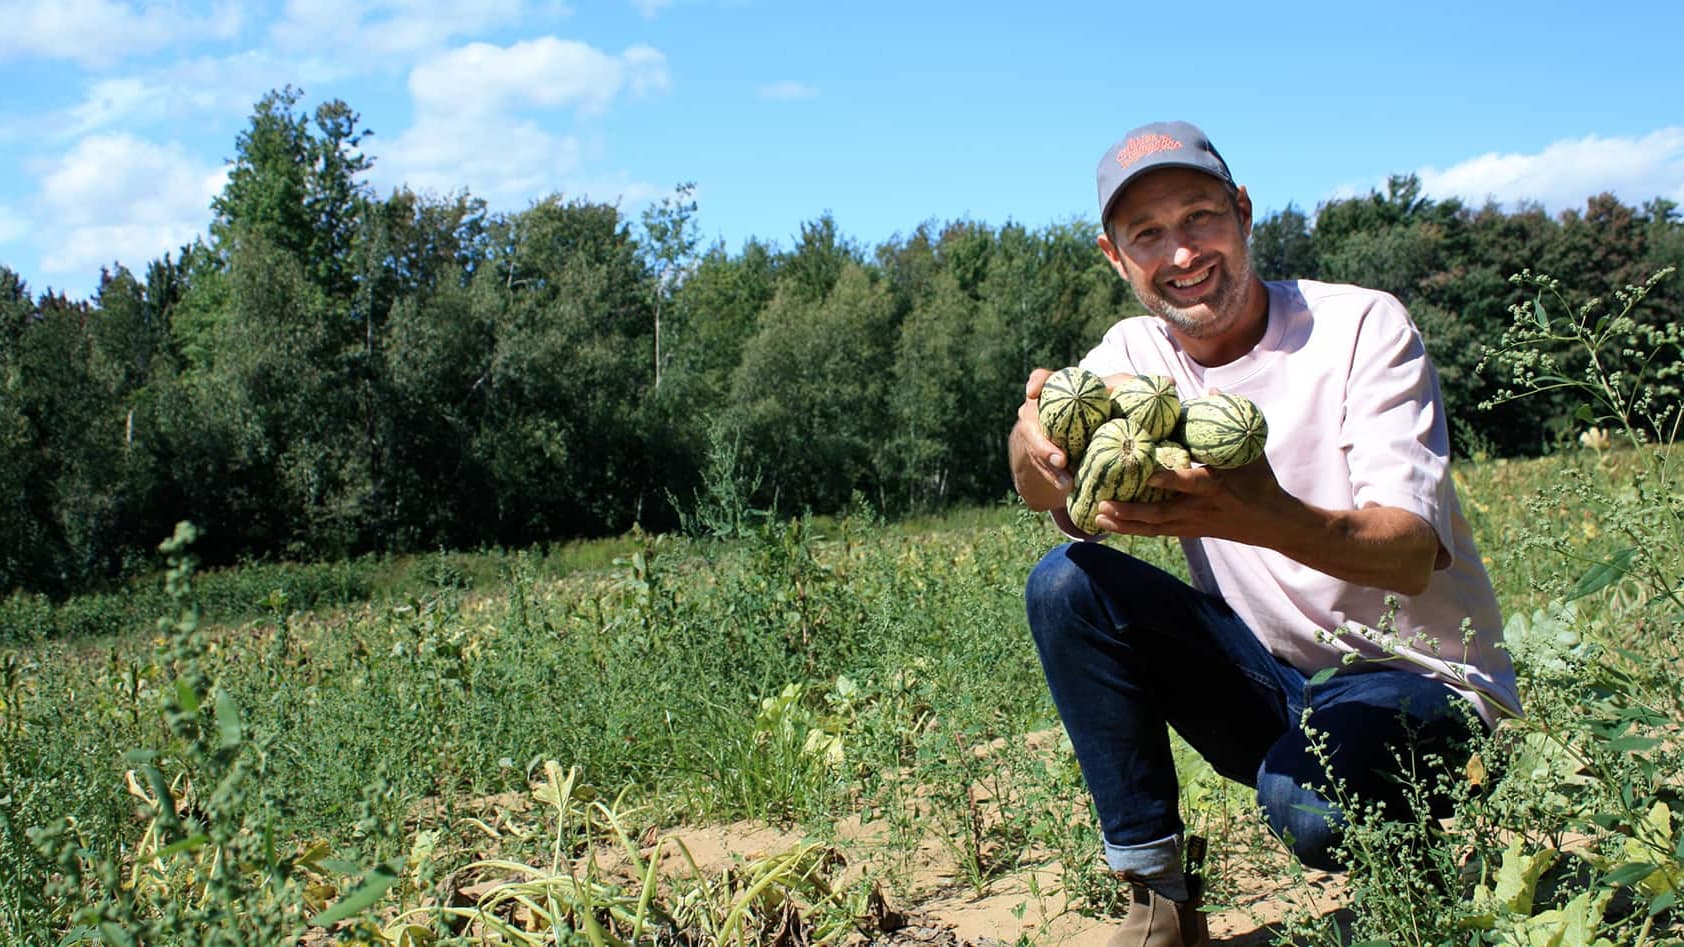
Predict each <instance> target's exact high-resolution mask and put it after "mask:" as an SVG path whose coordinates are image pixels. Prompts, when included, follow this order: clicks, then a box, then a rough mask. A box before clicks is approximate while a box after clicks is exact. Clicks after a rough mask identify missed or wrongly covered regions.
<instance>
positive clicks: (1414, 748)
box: [1026, 543, 1477, 870]
mask: <svg viewBox="0 0 1684 947" xmlns="http://www.w3.org/2000/svg"><path fill="white" fill-rule="evenodd" d="M1026 604H1027V607H1028V612H1029V628H1030V631H1031V632H1032V633H1033V635H1034V638H1035V646H1036V649H1037V650H1038V651H1039V652H1040V657H1041V667H1042V669H1043V671H1044V672H1045V673H1046V678H1047V687H1048V689H1049V690H1050V691H1051V693H1052V698H1053V703H1054V705H1055V706H1057V708H1058V713H1059V717H1060V718H1061V719H1062V720H1063V721H1064V727H1065V730H1066V731H1067V732H1068V733H1069V734H1070V741H1071V743H1072V744H1073V745H1074V747H1075V751H1076V759H1077V761H1078V762H1079V763H1080V764H1081V767H1082V775H1083V778H1084V779H1085V780H1086V781H1087V785H1088V791H1089V792H1090V793H1091V794H1092V795H1093V801H1094V806H1095V808H1096V810H1097V811H1098V814H1099V822H1100V831H1101V833H1102V835H1103V837H1104V841H1105V848H1106V854H1107V857H1108V859H1109V860H1110V861H1111V865H1112V867H1113V868H1114V869H1117V870H1129V868H1130V867H1131V865H1130V863H1129V860H1128V859H1129V857H1130V855H1129V853H1130V852H1131V851H1140V850H1143V849H1145V848H1149V847H1151V846H1153V845H1156V846H1158V847H1159V849H1162V846H1163V843H1164V842H1165V840H1167V839H1172V838H1174V837H1176V836H1178V835H1179V834H1180V833H1181V832H1182V830H1183V824H1182V821H1181V814H1180V811H1179V808H1178V806H1177V804H1176V802H1177V794H1178V785H1177V782H1176V775H1175V764H1174V760H1173V759H1172V757H1171V755H1170V743H1169V731H1168V728H1169V727H1174V728H1175V730H1176V732H1177V733H1179V734H1180V735H1181V737H1182V739H1184V740H1186V741H1187V743H1188V744H1189V745H1190V746H1192V747H1193V749H1195V750H1197V751H1198V752H1199V754H1200V755H1202V756H1203V757H1204V758H1205V759H1206V760H1207V761H1209V763H1210V764H1211V766H1212V767H1213V768H1214V769H1215V770H1216V771H1217V772H1218V773H1220V774H1222V775H1223V776H1225V777H1227V778H1229V779H1232V780H1235V781H1237V782H1241V783H1244V784H1246V785H1248V786H1251V787H1253V788H1255V789H1256V790H1257V801H1258V803H1259V805H1260V806H1261V808H1262V811H1263V813H1264V815H1265V817H1266V818H1267V820H1268V823H1269V826H1270V828H1271V829H1272V830H1273V831H1274V832H1275V834H1276V835H1278V836H1280V837H1281V838H1282V839H1283V840H1284V841H1285V842H1286V843H1287V844H1288V845H1289V846H1290V847H1291V848H1292V850H1293V852H1294V854H1296V855H1297V856H1298V858H1299V859H1300V860H1301V861H1303V862H1304V863H1305V864H1307V865H1310V866H1312V867H1317V868H1339V867H1342V866H1340V865H1339V863H1338V860H1337V858H1336V857H1335V855H1334V849H1335V847H1336V846H1337V844H1338V842H1339V836H1340V832H1341V830H1342V828H1343V827H1344V825H1345V823H1346V817H1345V815H1344V813H1343V812H1342V811H1341V809H1340V806H1339V804H1338V803H1337V801H1336V800H1338V799H1344V800H1351V799H1355V800H1358V801H1360V802H1361V803H1363V804H1364V805H1368V804H1372V803H1383V804H1384V805H1385V807H1386V812H1387V813H1388V814H1389V815H1390V816H1391V817H1394V818H1414V817H1416V815H1418V813H1416V812H1415V811H1414V810H1413V809H1412V808H1411V806H1410V804H1409V801H1408V799H1409V795H1408V790H1407V788H1406V786H1405V785H1404V784H1403V781H1402V780H1401V779H1400V778H1399V777H1400V775H1402V774H1403V773H1404V772H1405V771H1406V770H1413V777H1412V778H1413V779H1414V780H1415V781H1416V782H1417V783H1418V784H1419V785H1422V786H1429V785H1432V784H1433V777H1434V775H1435V774H1434V773H1432V772H1429V771H1428V768H1429V767H1431V766H1434V765H1436V766H1438V767H1439V768H1441V769H1442V768H1443V767H1444V766H1447V765H1451V766H1454V765H1460V763H1461V762H1462V761H1463V760H1465V759H1466V756H1467V753H1468V750H1467V741H1468V739H1469V737H1470V735H1471V731H1470V726H1471V725H1470V721H1475V720H1477V718H1476V717H1474V715H1473V711H1472V707H1471V705H1470V704H1469V703H1468V702H1467V701H1466V699H1464V698H1462V697H1461V696H1460V695H1458V694H1456V693H1455V692H1454V691H1452V690H1451V689H1450V688H1449V687H1447V686H1446V685H1444V684H1443V683H1441V682H1439V681H1434V680H1432V679H1430V678H1427V677H1425V676H1424V675H1422V674H1418V673H1416V672H1413V671H1409V670H1398V669H1390V668H1375V667H1374V666H1373V665H1369V666H1366V667H1364V666H1361V665H1357V666H1351V667H1347V668H1341V670H1340V673H1339V674H1337V675H1335V676H1334V677H1332V678H1331V679H1329V680H1327V681H1324V682H1322V683H1320V684H1316V685H1314V686H1312V685H1311V684H1310V682H1309V677H1308V676H1306V675H1305V674H1304V673H1302V672H1300V671H1299V670H1298V669H1296V668H1294V667H1292V666H1291V665H1289V664H1287V663H1286V662H1284V661H1281V660H1279V659H1277V658H1276V657H1274V656H1273V655H1271V654H1270V653H1269V652H1268V650H1267V649H1265V648H1264V647H1263V645H1262V643H1261V642H1259V641H1258V640H1257V637H1256V636H1255V635H1253V634H1252V632H1251V630H1250V629H1249V628H1247V627H1246V625H1245V623H1244V622H1243V621H1241V620H1240V619H1239V617H1237V616H1236V615H1235V614H1234V613H1233V611H1232V610H1231V609H1230V608H1229V607H1228V606H1227V604H1226V603H1225V602H1224V601H1223V600H1222V599H1221V598H1218V597H1216V596H1212V595H1207V594H1205V593H1203V592H1200V591H1198V590H1196V589H1194V588H1192V587H1190V586H1188V585H1187V584H1186V583H1184V582H1182V581H1181V580H1180V579H1178V578H1176V577H1174V576H1172V575H1170V574H1169V573H1167V572H1164V571H1163V570H1161V569H1158V568H1156V567H1155V566H1152V565H1149V564H1147V563H1144V562H1141V561H1140V560H1138V559H1135V558H1134V557H1132V556H1129V555H1127V554H1126V553H1123V552H1119V551H1118V550H1116V549H1112V548H1110V547H1108V546H1104V545H1101V544H1099V543H1070V544H1066V545H1063V546H1059V547H1058V548H1056V549H1054V550H1052V551H1051V552H1049V553H1047V555H1046V556H1045V557H1044V558H1043V559H1042V560H1041V562H1040V564H1039V565H1038V566H1036V567H1035V570H1034V571H1033V572H1032V573H1031V574H1030V576H1029V583H1028V588H1027V590H1026ZM1306 709H1309V711H1310V716H1309V720H1308V723H1307V724H1304V723H1302V718H1303V713H1304V711H1305V710H1306ZM1306 726H1307V727H1308V728H1309V729H1310V730H1311V731H1313V733H1314V735H1315V738H1316V739H1318V740H1320V741H1322V742H1323V743H1324V745H1325V748H1326V750H1327V751H1328V752H1329V753H1331V759H1330V760H1329V761H1328V762H1327V763H1324V762H1323V761H1322V760H1320V759H1318V758H1317V756H1316V754H1315V753H1314V752H1312V746H1311V739H1312V736H1311V735H1310V734H1307V733H1306V732H1305V728H1306ZM1330 776H1331V779H1330ZM1336 785H1339V786H1342V789H1339V790H1335V789H1333V788H1332V787H1334V786H1336ZM1434 806H1435V809H1437V810H1438V811H1435V812H1434V813H1433V814H1434V815H1436V816H1443V815H1446V814H1448V813H1447V812H1446V811H1443V810H1444V809H1447V807H1448V803H1447V801H1446V800H1444V799H1442V798H1437V799H1435V800H1434Z"/></svg>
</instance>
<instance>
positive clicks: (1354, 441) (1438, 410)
mask: <svg viewBox="0 0 1684 947" xmlns="http://www.w3.org/2000/svg"><path fill="white" fill-rule="evenodd" d="M1348 378H1349V382H1348V384H1347V387H1346V391H1345V416H1344V424H1343V426H1342V429H1341V447H1342V448H1343V450H1344V452H1345V457H1346V462H1347V464H1348V465H1349V468H1350V472H1351V488H1352V496H1353V499H1354V500H1355V501H1356V505H1357V506H1358V507H1367V506H1388V507H1397V508H1399V509H1404V510H1408V511H1409V512H1411V513H1414V514H1415V515H1417V516H1419V517H1421V518H1422V519H1423V520H1426V522H1427V524H1428V525H1430V526H1431V527H1432V529H1433V532H1434V533H1436V534H1437V535H1438V541H1439V546H1440V547H1441V548H1443V549H1446V550H1450V549H1453V548H1454V542H1453V536H1452V533H1453V529H1454V525H1453V522H1452V520H1453V510H1454V505H1455V504H1454V502H1453V501H1452V500H1451V499H1450V497H1449V491H1450V489H1451V481H1450V435H1449V428H1448V425H1447V424H1446V422H1445V417H1444V409H1443V399H1442V398H1441V397H1440V394H1439V385H1438V376H1437V374H1436V373H1435V372H1434V371H1433V367H1432V363H1431V361H1430V360H1429V359H1428V358H1427V350H1426V346H1425V345H1424V344H1423V343H1422V341H1421V334H1420V332H1419V331H1418V330H1417V329H1416V328H1415V325H1414V323H1413V322H1411V321H1410V319H1409V314H1408V313H1407V312H1406V311H1405V310H1404V308H1403V305H1402V304H1401V303H1399V302H1398V301H1397V300H1396V299H1395V298H1393V297H1391V296H1384V295H1382V296H1379V297H1377V301H1376V302H1375V304H1374V305H1373V307H1372V308H1371V309H1370V310H1369V312H1368V313H1367V314H1366V315H1365V316H1364V319H1363V324H1362V327H1361V329H1360V331H1359V332H1358V335H1357V341H1356V347H1355V349H1354V351H1353V354H1352V363H1351V368H1350V372H1349V375H1348ZM1444 564H1445V565H1447V564H1448V563H1444Z"/></svg>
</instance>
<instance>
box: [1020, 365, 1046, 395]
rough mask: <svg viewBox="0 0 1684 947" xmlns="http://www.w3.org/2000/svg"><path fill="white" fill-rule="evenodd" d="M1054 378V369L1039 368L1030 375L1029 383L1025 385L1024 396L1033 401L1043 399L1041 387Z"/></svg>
mask: <svg viewBox="0 0 1684 947" xmlns="http://www.w3.org/2000/svg"><path fill="white" fill-rule="evenodd" d="M1051 377H1052V369H1050V368H1037V369H1035V370H1034V371H1032V372H1030V373H1029V381H1027V382H1025V383H1024V385H1023V396H1024V397H1025V398H1028V399H1029V400H1031V401H1033V400H1035V399H1036V398H1039V397H1041V387H1042V386H1043V385H1045V384H1046V383H1047V379H1048V378H1051Z"/></svg>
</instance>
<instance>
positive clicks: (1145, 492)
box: [1134, 441, 1193, 503]
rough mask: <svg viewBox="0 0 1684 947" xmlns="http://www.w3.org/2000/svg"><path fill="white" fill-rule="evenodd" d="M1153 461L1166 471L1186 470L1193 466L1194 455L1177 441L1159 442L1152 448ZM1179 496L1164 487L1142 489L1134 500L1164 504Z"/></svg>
mask: <svg viewBox="0 0 1684 947" xmlns="http://www.w3.org/2000/svg"><path fill="white" fill-rule="evenodd" d="M1152 459H1153V460H1155V461H1157V462H1158V466H1159V467H1160V468H1162V469H1164V470H1186V469H1188V468H1190V467H1192V466H1193V455H1192V454H1189V453H1187V447H1186V445H1184V444H1178V443H1176V442H1175V441H1159V442H1158V443H1157V446H1155V447H1153V448H1152ZM1177 496H1180V494H1178V493H1176V492H1175V491H1174V490H1166V489H1164V488H1163V487H1142V488H1141V490H1140V493H1139V494H1137V495H1136V496H1135V498H1134V499H1135V502H1136V503H1162V502H1164V501H1165V500H1170V499H1174V498H1175V497H1177Z"/></svg>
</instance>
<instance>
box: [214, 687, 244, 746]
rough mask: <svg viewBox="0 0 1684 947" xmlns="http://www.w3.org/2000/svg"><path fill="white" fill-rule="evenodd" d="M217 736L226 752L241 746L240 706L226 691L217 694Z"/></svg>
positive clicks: (219, 691) (219, 743)
mask: <svg viewBox="0 0 1684 947" xmlns="http://www.w3.org/2000/svg"><path fill="white" fill-rule="evenodd" d="M216 736H217V743H218V745H219V746H220V747H221V748H222V749H224V750H228V749H233V748H234V747H236V746H239V745H240V739H241V734H240V704H239V702H238V701H236V700H235V699H234V695H233V694H230V693H228V692H227V691H225V690H218V691H217V692H216Z"/></svg>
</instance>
